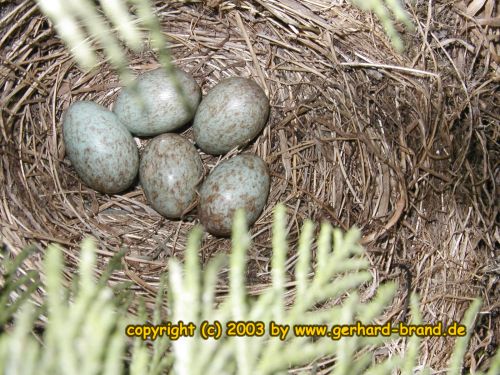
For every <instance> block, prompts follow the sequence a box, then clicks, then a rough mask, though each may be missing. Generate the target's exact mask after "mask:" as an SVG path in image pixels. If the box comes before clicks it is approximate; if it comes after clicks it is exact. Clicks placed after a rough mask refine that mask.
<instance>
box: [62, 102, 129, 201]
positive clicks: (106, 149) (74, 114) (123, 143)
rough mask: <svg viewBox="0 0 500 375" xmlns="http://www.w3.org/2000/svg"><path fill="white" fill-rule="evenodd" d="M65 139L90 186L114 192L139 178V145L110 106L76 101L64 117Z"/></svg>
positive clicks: (78, 170)
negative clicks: (110, 109)
mask: <svg viewBox="0 0 500 375" xmlns="http://www.w3.org/2000/svg"><path fill="white" fill-rule="evenodd" d="M63 138H64V145H65V148H66V153H67V155H68V158H69V160H70V161H71V164H72V165H73V167H74V168H75V170H76V172H77V173H78V176H80V178H81V179H82V180H83V182H84V183H85V184H86V185H88V186H90V187H91V188H93V189H95V190H98V191H100V192H103V193H108V194H114V193H118V192H120V191H123V190H125V189H127V188H128V187H129V186H130V185H131V184H132V183H133V182H134V180H135V178H136V177H137V171H138V169H139V151H138V149H137V145H136V143H135V142H134V139H133V138H132V135H131V134H130V133H129V131H128V130H127V129H126V128H125V126H123V124H122V123H121V122H120V121H119V120H118V118H117V117H116V115H115V114H114V113H113V112H111V111H109V110H108V109H107V108H104V107H103V106H100V105H98V104H96V103H92V102H87V101H82V102H76V103H73V104H72V105H71V106H70V107H69V108H68V110H67V111H66V114H65V116H64V121H63Z"/></svg>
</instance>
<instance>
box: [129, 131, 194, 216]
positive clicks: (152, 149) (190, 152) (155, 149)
mask: <svg viewBox="0 0 500 375" xmlns="http://www.w3.org/2000/svg"><path fill="white" fill-rule="evenodd" d="M202 177H203V164H202V162H201V159H200V155H199V154H198V151H197V150H196V148H195V147H194V146H193V145H192V144H191V143H190V142H189V141H188V140H187V139H185V138H184V137H182V136H180V135H178V134H172V133H166V134H162V135H159V136H157V137H156V138H154V139H153V140H152V141H151V142H149V143H148V145H147V146H146V147H145V149H144V152H143V154H142V157H141V164H140V167H139V178H140V181H141V185H142V188H143V189H144V193H145V195H146V198H147V200H148V202H149V203H150V204H151V206H152V207H153V208H154V209H155V210H156V211H158V212H159V213H160V214H162V215H163V216H166V217H168V218H171V219H175V218H180V217H181V216H182V215H183V214H184V213H185V211H186V209H187V208H188V207H189V206H190V205H191V203H193V201H194V199H195V198H196V188H197V185H198V184H199V183H200V181H201V179H202Z"/></svg>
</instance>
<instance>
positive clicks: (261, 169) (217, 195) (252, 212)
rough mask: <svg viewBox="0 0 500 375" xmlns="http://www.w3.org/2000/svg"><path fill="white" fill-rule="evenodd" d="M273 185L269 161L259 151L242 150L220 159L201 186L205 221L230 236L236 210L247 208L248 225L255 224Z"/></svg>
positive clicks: (216, 232)
mask: <svg viewBox="0 0 500 375" xmlns="http://www.w3.org/2000/svg"><path fill="white" fill-rule="evenodd" d="M269 187H270V177H269V172H268V168H267V165H266V162H265V161H264V160H262V159H261V158H260V157H258V156H256V155H250V154H241V155H238V156H235V157H233V158H231V159H229V160H226V161H224V162H222V163H220V164H219V165H218V166H216V167H215V168H214V169H213V171H212V172H211V173H210V174H209V175H208V177H207V178H206V180H205V181H204V182H203V185H202V186H201V189H200V205H199V214H200V221H201V223H202V224H203V226H204V227H205V229H206V230H207V231H208V232H210V233H212V234H214V235H217V236H229V235H230V234H231V228H232V221H233V216H234V213H235V212H236V210H238V209H239V208H243V209H244V210H245V214H246V220H247V225H248V226H251V225H253V224H254V223H255V221H256V220H257V219H258V217H259V216H260V214H261V212H262V210H263V209H264V206H265V204H266V201H267V197H268V195H269Z"/></svg>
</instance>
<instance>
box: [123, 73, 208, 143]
mask: <svg viewBox="0 0 500 375" xmlns="http://www.w3.org/2000/svg"><path fill="white" fill-rule="evenodd" d="M174 71H175V75H174V76H175V77H176V78H177V81H178V82H179V84H180V86H181V88H182V90H183V92H184V95H185V99H186V100H185V101H183V100H182V96H181V94H180V93H179V92H178V91H177V90H176V88H175V85H174V81H173V79H172V76H169V75H168V74H167V73H166V72H165V70H164V69H163V68H160V69H155V70H152V71H149V72H146V73H144V74H142V75H140V76H139V77H138V78H137V81H136V82H137V86H136V88H137V91H136V92H134V91H133V90H132V88H125V89H123V90H122V91H121V92H120V94H119V95H118V98H117V99H116V103H115V105H114V108H113V111H114V112H115V113H116V115H117V116H118V118H119V119H120V121H121V122H123V124H124V125H125V126H126V127H127V129H129V130H130V132H131V133H132V134H135V135H138V136H153V135H158V134H161V133H166V132H170V131H172V130H175V129H177V128H180V127H181V126H183V125H185V124H187V123H188V122H189V121H190V120H191V119H192V118H193V116H194V113H195V111H196V108H197V107H198V104H199V103H200V99H201V90H200V87H199V86H198V84H197V83H196V81H195V80H194V78H193V77H191V76H190V75H189V74H187V73H186V72H183V71H182V70H180V69H177V68H175V70H174ZM141 101H142V104H143V105H141Z"/></svg>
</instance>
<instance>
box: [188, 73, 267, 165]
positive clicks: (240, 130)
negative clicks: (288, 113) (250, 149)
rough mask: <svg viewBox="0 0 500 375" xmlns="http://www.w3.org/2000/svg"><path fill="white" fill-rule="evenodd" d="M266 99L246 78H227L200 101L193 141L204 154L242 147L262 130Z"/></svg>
mask: <svg viewBox="0 0 500 375" xmlns="http://www.w3.org/2000/svg"><path fill="white" fill-rule="evenodd" d="M268 117H269V100H268V99H267V96H266V94H265V93H264V91H263V90H262V89H261V88H260V86H259V85H258V84H257V83H256V82H255V81H253V80H251V79H247V78H239V77H233V78H227V79H225V80H223V81H221V82H220V83H218V84H217V85H216V86H214V88H212V90H210V91H209V92H208V94H207V96H206V97H205V98H203V100H202V101H201V103H200V105H199V107H198V110H197V111H196V115H195V117H194V121H193V131H194V139H195V141H196V143H197V144H198V146H199V147H200V148H201V149H202V150H203V151H205V152H206V153H209V154H213V155H221V154H224V153H226V152H228V151H229V150H231V149H233V148H234V147H236V146H238V147H239V146H244V145H246V144H247V143H248V142H250V141H251V140H252V139H254V138H255V137H256V136H257V135H258V134H259V133H260V131H261V130H262V129H263V128H264V126H265V124H266V122H267V118H268Z"/></svg>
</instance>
